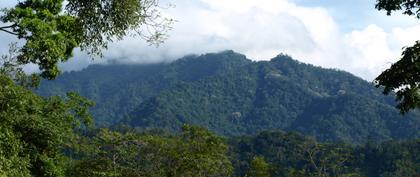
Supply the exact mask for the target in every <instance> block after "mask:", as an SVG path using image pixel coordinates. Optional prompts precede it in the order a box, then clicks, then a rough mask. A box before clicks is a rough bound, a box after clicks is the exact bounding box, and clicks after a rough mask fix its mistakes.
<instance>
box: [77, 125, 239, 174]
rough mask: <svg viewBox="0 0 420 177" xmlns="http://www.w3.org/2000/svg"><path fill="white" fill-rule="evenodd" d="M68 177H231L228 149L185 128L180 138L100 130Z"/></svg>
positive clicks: (211, 137) (203, 131)
mask: <svg viewBox="0 0 420 177" xmlns="http://www.w3.org/2000/svg"><path fill="white" fill-rule="evenodd" d="M87 147H89V148H87V149H89V150H88V151H85V152H86V153H85V154H86V155H85V158H83V159H82V160H80V161H76V162H75V163H74V166H73V167H72V169H70V172H69V176H80V177H84V176H86V177H95V176H98V177H99V176H133V177H135V176H146V177H157V176H172V177H219V176H230V174H231V173H232V164H231V162H230V161H229V159H228V157H227V145H226V144H224V142H223V141H222V139H221V138H220V137H218V136H216V135H214V134H212V133H210V132H209V131H208V130H206V129H203V128H199V127H191V126H184V128H183V131H182V133H181V135H179V136H169V135H162V134H150V133H145V134H138V133H133V132H132V131H131V132H126V133H120V132H113V131H109V130H101V131H100V132H99V133H98V134H97V135H96V136H95V137H93V138H92V139H91V140H90V141H88V143H87Z"/></svg>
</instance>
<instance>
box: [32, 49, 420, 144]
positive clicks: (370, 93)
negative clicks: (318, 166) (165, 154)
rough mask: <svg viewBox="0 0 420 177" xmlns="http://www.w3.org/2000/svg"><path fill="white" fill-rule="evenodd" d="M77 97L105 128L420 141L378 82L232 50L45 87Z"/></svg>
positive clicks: (99, 72)
mask: <svg viewBox="0 0 420 177" xmlns="http://www.w3.org/2000/svg"><path fill="white" fill-rule="evenodd" d="M70 90H75V91H78V92H79V93H81V94H82V95H83V96H86V97H87V98H90V99H92V100H94V101H96V102H97V106H96V107H94V108H93V109H92V112H93V114H94V117H95V119H96V120H97V121H98V123H99V124H100V125H113V124H115V123H117V122H120V121H122V123H126V124H129V125H131V126H136V127H141V128H164V129H169V130H179V128H180V127H181V126H182V125H183V124H198V125H202V126H205V127H208V128H209V129H211V130H213V131H215V132H217V133H219V134H223V135H243V134H256V133H258V132H260V131H263V130H278V129H280V130H286V131H299V132H302V133H304V134H308V135H312V136H315V137H317V138H318V139H320V140H323V141H344V142H353V143H363V142H365V141H366V140H367V139H374V140H377V141H383V140H389V139H406V138H418V137H420V133H419V132H420V114H419V113H418V112H416V113H411V114H408V115H407V116H404V117H403V116H401V115H399V113H398V111H397V110H396V109H395V108H394V107H393V106H394V102H393V98H392V97H386V96H383V95H382V93H381V91H380V89H377V88H375V87H374V86H373V85H372V84H371V83H369V82H366V81H364V80H362V79H360V78H358V77H355V76H353V75H351V74H349V73H347V72H343V71H337V70H333V69H323V68H320V67H314V66H312V65H308V64H303V63H300V62H298V61H296V60H293V59H292V58H290V57H288V56H285V55H279V56H277V57H275V58H273V59H272V60H271V61H261V62H252V61H250V60H248V59H246V57H245V56H243V55H241V54H237V53H234V52H233V51H226V52H221V53H216V54H206V55H200V56H188V57H184V58H182V59H180V60H177V61H175V62H173V63H170V64H152V65H130V66H127V65H102V66H101V65H96V66H90V67H89V68H87V69H84V70H82V71H79V72H71V73H65V74H63V76H61V77H59V78H58V79H57V80H56V81H53V82H45V83H43V86H42V87H41V88H40V90H39V93H41V94H43V95H51V94H63V93H65V92H67V91H70Z"/></svg>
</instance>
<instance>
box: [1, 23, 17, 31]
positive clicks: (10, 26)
mask: <svg viewBox="0 0 420 177" xmlns="http://www.w3.org/2000/svg"><path fill="white" fill-rule="evenodd" d="M15 26H16V24H13V25H9V26H2V27H0V29H2V30H3V29H6V28H13V27H15Z"/></svg>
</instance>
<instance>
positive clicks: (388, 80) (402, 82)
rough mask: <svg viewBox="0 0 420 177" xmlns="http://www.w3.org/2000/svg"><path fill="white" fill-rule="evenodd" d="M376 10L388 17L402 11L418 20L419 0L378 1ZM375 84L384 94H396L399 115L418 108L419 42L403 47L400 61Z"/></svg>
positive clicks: (419, 106)
mask: <svg viewBox="0 0 420 177" xmlns="http://www.w3.org/2000/svg"><path fill="white" fill-rule="evenodd" d="M376 8H377V9H378V10H385V11H386V12H387V14H388V15H391V13H392V12H393V11H398V10H403V13H404V14H406V15H409V16H416V17H417V18H419V19H420V0H378V1H377V4H376ZM375 82H376V84H377V86H378V87H379V86H383V87H384V93H385V94H389V93H390V92H392V91H395V92H396V98H397V100H398V101H399V104H398V106H397V107H398V108H399V109H400V111H401V113H403V114H404V113H407V112H408V111H410V110H412V109H416V108H420V41H417V42H416V43H415V44H414V45H413V46H410V47H405V48H404V49H403V52H402V57H401V59H400V60H399V61H398V62H396V63H395V64H393V65H392V66H391V68H389V69H387V70H385V71H384V72H382V74H381V75H379V76H378V77H377V78H376V79H375Z"/></svg>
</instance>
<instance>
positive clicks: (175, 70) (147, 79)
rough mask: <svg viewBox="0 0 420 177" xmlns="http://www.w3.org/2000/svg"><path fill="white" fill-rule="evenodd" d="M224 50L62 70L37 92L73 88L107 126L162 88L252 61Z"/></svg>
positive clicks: (98, 121)
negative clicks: (167, 61) (160, 61)
mask: <svg viewBox="0 0 420 177" xmlns="http://www.w3.org/2000/svg"><path fill="white" fill-rule="evenodd" d="M225 54H226V55H216V54H208V55H203V56H199V57H197V56H187V57H184V58H182V59H180V60H178V61H177V62H175V63H173V64H170V65H167V64H151V65H134V66H127V65H118V64H116V65H115V64H114V65H106V66H101V65H94V66H90V67H89V68H87V69H84V70H82V71H80V72H70V73H64V74H63V75H61V76H60V77H58V78H57V79H56V80H55V81H45V82H43V83H42V85H41V87H40V89H39V90H38V91H37V92H38V93H40V94H41V95H45V96H51V95H64V94H65V93H66V92H68V91H76V92H78V93H80V94H81V95H82V96H85V97H87V98H89V99H91V100H93V101H95V102H96V106H95V107H94V108H93V109H92V110H91V113H92V115H93V116H94V118H95V121H96V123H97V124H98V125H100V126H103V125H108V126H109V125H113V124H114V123H117V122H119V121H120V120H121V119H122V118H124V117H126V115H128V114H129V113H130V112H131V111H132V110H134V109H135V108H137V107H138V106H139V105H140V104H141V103H143V102H144V101H145V100H148V99H150V98H151V97H153V96H156V95H157V94H159V93H160V92H161V91H162V90H166V89H170V88H172V87H174V86H176V85H179V84H182V83H186V82H192V81H197V80H200V79H202V78H206V77H209V76H213V75H219V74H222V73H225V72H228V71H231V70H234V69H236V68H238V67H241V66H244V65H246V64H249V63H251V61H249V60H246V58H245V56H243V55H239V54H236V53H233V52H230V51H227V52H225Z"/></svg>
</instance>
